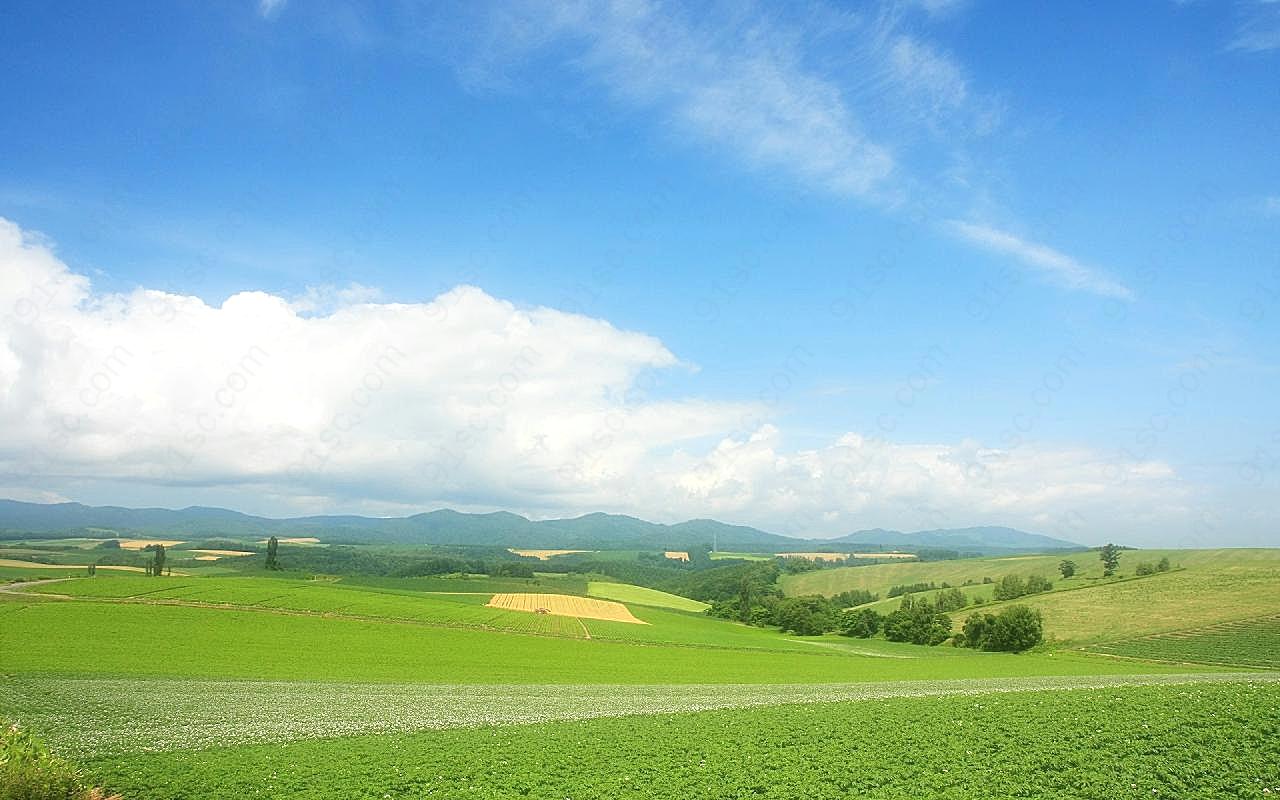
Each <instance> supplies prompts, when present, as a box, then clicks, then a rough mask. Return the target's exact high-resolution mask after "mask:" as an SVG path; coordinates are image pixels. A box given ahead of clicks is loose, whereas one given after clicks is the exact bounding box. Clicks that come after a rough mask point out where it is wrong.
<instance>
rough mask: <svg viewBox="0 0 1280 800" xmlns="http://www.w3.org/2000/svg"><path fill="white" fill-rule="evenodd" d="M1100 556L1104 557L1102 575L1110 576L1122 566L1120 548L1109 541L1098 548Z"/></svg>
mask: <svg viewBox="0 0 1280 800" xmlns="http://www.w3.org/2000/svg"><path fill="white" fill-rule="evenodd" d="M1098 558H1100V559H1102V577H1104V578H1110V577H1111V576H1112V575H1115V574H1116V569H1118V568H1119V566H1120V548H1119V547H1117V546H1116V545H1114V544H1111V543H1110V542H1107V543H1106V544H1104V545H1103V546H1102V547H1101V548H1100V549H1099V550H1098Z"/></svg>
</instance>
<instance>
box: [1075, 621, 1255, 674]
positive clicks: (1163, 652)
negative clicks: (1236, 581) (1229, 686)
mask: <svg viewBox="0 0 1280 800" xmlns="http://www.w3.org/2000/svg"><path fill="white" fill-rule="evenodd" d="M1087 649H1088V650H1089V651H1091V652H1095V653H1106V654H1108V655H1117V656H1124V657H1127V658H1142V659H1149V660H1153V661H1173V662H1179V663H1198V664H1229V665H1232V666H1240V667H1261V668H1265V669H1280V615H1275V616H1268V617H1259V618H1256V619H1244V620H1238V621H1235V622H1222V623H1218V624H1217V625H1208V626H1205V627H1203V628H1191V629H1188V630H1180V631H1172V632H1170V633H1158V634H1153V635H1151V636H1139V637H1136V638H1133V639H1124V640H1121V641H1117V642H1104V643H1102V644H1096V645H1092V646H1090V647H1088V648H1087Z"/></svg>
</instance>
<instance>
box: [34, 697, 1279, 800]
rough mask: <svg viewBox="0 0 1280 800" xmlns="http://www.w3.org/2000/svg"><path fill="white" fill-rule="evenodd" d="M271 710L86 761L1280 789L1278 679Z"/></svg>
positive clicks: (648, 778)
mask: <svg viewBox="0 0 1280 800" xmlns="http://www.w3.org/2000/svg"><path fill="white" fill-rule="evenodd" d="M252 699H254V700H257V699H258V698H257V697H254V698H252ZM532 699H533V696H532V695H530V696H528V697H526V696H521V695H516V696H515V698H513V700H514V701H515V702H517V703H523V702H526V701H529V700H532ZM597 700H599V698H597ZM233 702H234V701H233ZM257 708H260V706H258V707H255V709H254V713H250V714H246V715H245V716H244V717H243V718H242V719H241V720H239V721H238V722H237V723H236V724H235V725H234V726H233V727H230V728H229V729H228V730H227V731H226V735H225V738H222V739H219V740H218V742H219V744H220V746H218V747H215V748H213V749H189V745H188V747H184V748H182V749H174V750H168V749H167V748H166V751H165V752H151V753H149V752H144V750H145V749H146V748H147V747H148V740H147V739H146V738H145V737H140V736H134V738H133V739H132V740H129V741H124V742H121V741H119V740H117V739H114V738H112V739H110V740H109V743H110V745H111V748H109V749H110V750H111V755H109V756H106V757H102V758H95V757H93V756H92V755H91V754H86V755H87V758H86V760H85V763H86V765H87V767H88V769H89V772H90V774H92V775H93V776H94V777H96V778H97V779H98V780H99V781H100V782H102V783H104V784H106V785H108V786H112V787H116V788H118V789H120V790H123V791H124V792H125V793H126V796H128V797H129V798H133V799H134V800H171V799H172V798H180V797H251V796H266V797H299V798H301V797H317V796H324V797H343V798H387V797H395V798H399V797H425V796H438V797H486V798H496V797H539V798H553V797H554V798H564V797H572V798H619V797H634V798H644V799H645V800H647V799H648V798H654V797H664V798H681V797H699V798H703V797H714V798H738V797H762V798H778V799H779V800H782V799H784V798H796V797H814V798H844V797H851V796H860V797H876V798H898V797H903V798H905V797H922V796H923V797H934V796H936V797H971V798H997V797H998V798H1004V797H1015V796H1020V797H1076V798H1097V799H1098V800H1103V799H1104V798H1105V799H1106V800H1110V798H1115V797H1129V796H1132V797H1178V798H1217V797H1256V796H1262V795H1263V792H1262V790H1263V788H1264V787H1265V788H1268V789H1270V787H1277V786H1280V762H1278V761H1277V760H1276V758H1275V755H1276V748H1275V740H1274V735H1275V731H1276V730H1277V728H1278V727H1280V687H1278V686H1277V685H1276V684H1274V683H1229V684H1221V685H1213V684H1206V685H1186V686H1179V685H1175V686H1132V687H1125V688H1109V689H1088V690H1060V691H1049V692H1044V691H1036V692H1017V693H995V694H991V693H985V692H983V693H978V694H976V695H975V694H966V695H962V696H945V695H944V696H935V697H927V698H921V697H901V698H889V699H861V700H852V701H845V702H838V703H830V702H827V703H822V702H818V703H814V702H808V703H804V704H795V705H780V706H775V707H762V708H749V709H728V710H710V711H700V712H698V713H675V714H665V713H664V714H646V715H643V716H628V717H624V718H616V719H610V718H605V719H590V720H576V721H556V722H543V723H539V724H531V725H530V724H524V725H501V726H496V727H495V726H493V725H484V726H483V727H473V725H474V724H475V721H474V720H472V721H471V725H468V726H466V727H458V728H453V729H445V730H431V731H425V732H417V733H395V732H383V733H378V734H372V735H371V734H358V733H357V734H355V735H345V736H341V738H331V737H333V736H334V735H335V734H340V733H344V732H345V731H342V730H341V729H338V728H337V726H335V729H330V730H318V731H316V733H317V734H318V736H317V738H301V739H299V740H297V741H292V742H287V743H284V744H238V743H237V741H238V738H239V737H240V734H239V733H238V732H240V731H246V732H247V731H251V730H252V729H253V727H254V726H253V725H252V720H253V719H255V718H256V717H257ZM171 727H172V728H173V731H174V732H178V731H179V730H182V731H185V729H184V728H182V726H180V725H173V726H171ZM55 741H57V740H56V739H55ZM206 743H207V742H206ZM178 744H180V745H181V744H187V743H183V742H178ZM197 744H199V742H197ZM1103 753H1105V758H1102V757H1101V756H1100V754H1103ZM1206 753H1212V754H1213V755H1212V757H1211V758H1205V757H1204V754H1206Z"/></svg>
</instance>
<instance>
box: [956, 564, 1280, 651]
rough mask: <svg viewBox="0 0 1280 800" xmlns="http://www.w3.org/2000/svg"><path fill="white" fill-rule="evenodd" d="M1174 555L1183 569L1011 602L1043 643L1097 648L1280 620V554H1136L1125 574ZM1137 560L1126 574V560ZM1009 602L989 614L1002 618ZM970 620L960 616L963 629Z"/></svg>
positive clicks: (1058, 585)
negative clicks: (1034, 623) (1037, 621)
mask: <svg viewBox="0 0 1280 800" xmlns="http://www.w3.org/2000/svg"><path fill="white" fill-rule="evenodd" d="M1166 554H1168V556H1169V558H1170V560H1171V561H1173V562H1174V563H1175V564H1176V563H1179V561H1180V562H1181V563H1182V564H1183V565H1184V567H1183V568H1181V569H1175V570H1174V571H1171V572H1162V573H1157V574H1154V575H1150V576H1146V577H1141V578H1134V579H1126V580H1119V581H1113V582H1105V583H1096V584H1093V583H1091V582H1090V581H1088V580H1085V581H1079V580H1076V579H1073V580H1071V581H1055V591H1052V592H1048V593H1046V594H1038V595H1031V596H1028V597H1022V598H1019V599H1017V600H1014V601H1012V602H1014V603H1020V604H1024V605H1027V606H1030V607H1031V608H1034V609H1037V610H1039V611H1040V612H1041V613H1042V614H1043V616H1044V629H1045V637H1046V639H1048V640H1050V641H1051V642H1056V643H1058V644H1063V645H1078V644H1094V643H1101V642H1108V641H1116V640H1121V639H1131V638H1134V637H1140V636H1147V635H1150V634H1158V633H1174V632H1177V631H1182V630H1186V629H1190V628H1201V627H1205V626H1211V625H1216V624H1219V623H1228V622H1235V621H1239V620H1247V619H1254V618H1257V617H1264V616H1270V615H1276V614H1280V550H1199V551H1181V553H1179V551H1160V550H1149V551H1131V552H1126V553H1125V554H1124V555H1123V556H1122V561H1121V564H1122V572H1128V573H1129V574H1132V569H1133V565H1134V564H1135V563H1136V562H1138V561H1148V562H1153V561H1154V560H1157V559H1159V558H1161V557H1164V556H1165V555H1166ZM1125 558H1128V559H1131V560H1130V561H1129V562H1128V564H1127V567H1128V569H1127V570H1126V569H1124V566H1125V562H1124V559H1125ZM1006 605H1007V604H1006V603H992V604H989V605H987V606H985V607H984V610H985V611H987V612H988V613H993V614H995V613H999V612H1000V610H1001V609H1002V608H1004V607H1005V606H1006ZM965 613H967V610H966V611H965V612H957V613H956V614H954V615H953V617H952V618H953V620H954V622H955V624H956V626H957V628H958V627H959V625H960V624H962V622H963V616H964V614H965Z"/></svg>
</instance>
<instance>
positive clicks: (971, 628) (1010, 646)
mask: <svg viewBox="0 0 1280 800" xmlns="http://www.w3.org/2000/svg"><path fill="white" fill-rule="evenodd" d="M1042 641H1044V623H1043V620H1042V619H1041V617H1040V612H1039V611H1035V610H1033V609H1031V608H1028V607H1027V606H1023V605H1017V606H1009V607H1008V608H1006V609H1005V610H1004V611H1001V612H1000V613H999V614H984V613H982V612H978V613H976V614H971V615H969V618H968V619H966V620H965V621H964V629H963V631H962V632H961V633H960V634H959V635H958V636H957V637H956V638H955V640H954V642H955V644H957V645H958V646H961V647H972V648H974V649H977V650H997V651H1003V652H1009V653H1018V652H1021V651H1023V650H1026V649H1028V648H1031V647H1035V646H1036V645H1038V644H1040V642H1042Z"/></svg>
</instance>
